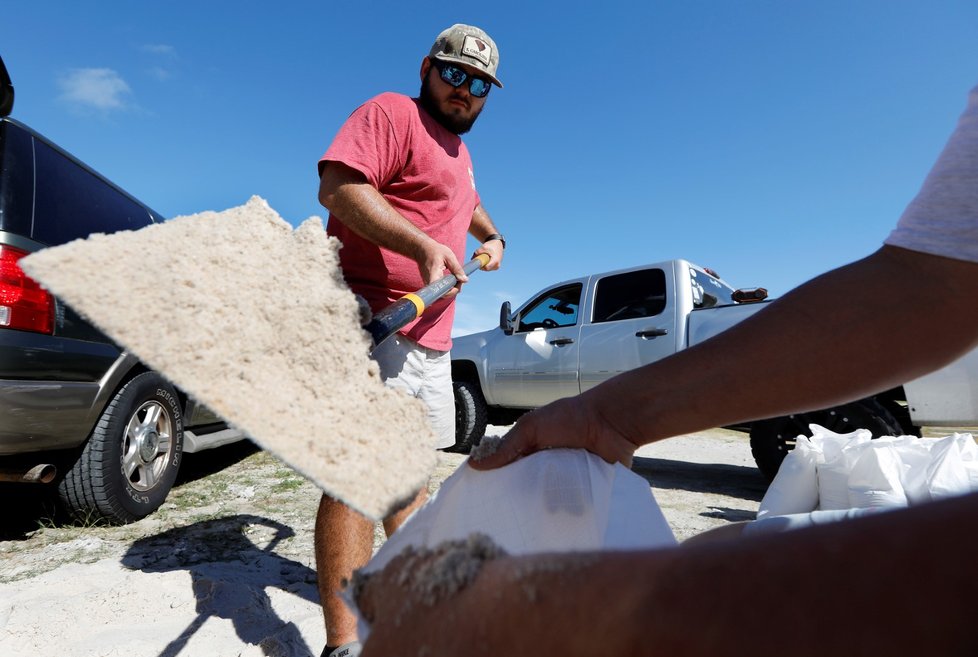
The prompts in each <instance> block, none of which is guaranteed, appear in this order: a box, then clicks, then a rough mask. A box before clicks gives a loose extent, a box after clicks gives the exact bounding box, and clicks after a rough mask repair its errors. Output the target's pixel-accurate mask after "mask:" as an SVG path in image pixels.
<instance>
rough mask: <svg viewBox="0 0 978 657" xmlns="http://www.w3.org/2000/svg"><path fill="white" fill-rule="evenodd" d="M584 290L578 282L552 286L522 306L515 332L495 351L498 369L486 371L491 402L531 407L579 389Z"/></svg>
mask: <svg viewBox="0 0 978 657" xmlns="http://www.w3.org/2000/svg"><path fill="white" fill-rule="evenodd" d="M583 288H584V286H583V284H582V283H570V284H566V285H562V286H558V287H555V288H551V289H550V290H547V291H546V292H543V293H541V294H540V295H539V296H537V297H536V298H535V299H534V300H532V301H531V302H530V303H528V304H527V305H526V306H524V307H523V309H522V310H521V311H520V313H519V315H518V316H517V318H516V322H515V326H514V330H513V334H512V335H507V336H504V337H503V339H502V340H500V341H499V343H497V345H496V347H495V349H494V353H493V361H494V362H496V363H497V364H499V369H496V370H495V371H493V372H490V376H491V377H492V379H493V382H494V395H493V396H494V399H495V403H497V404H500V405H503V406H509V407H514V408H534V407H537V406H542V405H543V404H547V403H549V402H552V401H554V400H555V399H560V398H561V397H570V396H572V395H576V394H577V393H578V392H579V390H580V388H579V386H578V382H577V355H578V336H579V332H580V321H579V320H580V306H581V292H582V290H583ZM504 363H505V364H506V365H503V364H504ZM504 368H505V369H504Z"/></svg>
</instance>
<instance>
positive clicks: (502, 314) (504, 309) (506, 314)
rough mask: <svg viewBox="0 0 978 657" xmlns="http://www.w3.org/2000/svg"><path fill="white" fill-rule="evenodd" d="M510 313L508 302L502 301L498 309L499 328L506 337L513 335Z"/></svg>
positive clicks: (511, 308) (510, 308) (511, 310)
mask: <svg viewBox="0 0 978 657" xmlns="http://www.w3.org/2000/svg"><path fill="white" fill-rule="evenodd" d="M512 312H513V307H512V306H511V305H509V301H503V305H502V306H500V307H499V328H500V329H501V330H502V332H503V333H505V334H506V335H512V334H513V318H512V317H511V315H512Z"/></svg>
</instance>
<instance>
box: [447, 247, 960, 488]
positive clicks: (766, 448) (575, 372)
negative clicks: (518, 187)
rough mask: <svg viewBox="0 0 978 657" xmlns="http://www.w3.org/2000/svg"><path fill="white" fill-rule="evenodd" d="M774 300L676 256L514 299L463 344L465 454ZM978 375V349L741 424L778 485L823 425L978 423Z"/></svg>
mask: <svg viewBox="0 0 978 657" xmlns="http://www.w3.org/2000/svg"><path fill="white" fill-rule="evenodd" d="M765 296H766V292H765V291H764V290H763V289H752V290H735V289H734V288H732V287H731V286H729V285H728V284H727V283H725V282H724V281H723V280H721V279H720V278H718V277H717V276H715V275H713V273H712V272H710V271H709V270H707V269H704V268H702V267H699V266H697V265H694V264H692V263H690V262H687V261H685V260H670V261H667V262H660V263H656V264H652V265H646V266H642V267H633V268H630V269H622V270H618V271H612V272H606V273H602V274H593V275H589V276H583V277H581V278H576V279H572V280H568V281H564V282H562V283H558V284H556V285H552V286H549V287H547V288H545V289H544V290H542V291H540V292H539V293H538V294H536V295H534V296H533V297H532V298H531V299H530V300H529V301H527V302H526V303H524V304H522V305H521V306H519V308H517V309H516V311H515V312H513V311H512V309H511V306H510V303H509V302H508V301H507V302H505V303H503V305H502V308H501V309H500V322H499V326H498V327H496V328H493V329H491V330H488V331H483V332H481V333H474V334H471V335H466V336H461V337H458V338H455V340H454V346H453V347H452V378H453V380H454V385H455V400H456V417H457V422H456V433H457V438H456V447H457V448H460V449H463V450H464V449H467V448H470V447H471V446H473V445H475V444H477V443H478V442H479V440H481V438H482V436H483V434H484V432H485V427H486V423H487V421H488V422H491V423H493V424H508V423H510V422H512V421H514V420H515V419H516V418H517V417H518V416H519V415H520V414H522V413H524V412H526V411H527V410H530V409H533V408H537V407H539V406H543V405H544V404H547V403H549V402H551V401H554V400H555V399H560V398H562V397H570V396H573V395H577V394H579V393H581V392H583V391H585V390H588V389H589V388H592V387H594V386H596V385H598V384H599V383H601V382H602V381H604V380H606V379H608V378H610V377H612V376H614V375H616V374H618V373H620V372H624V371H626V370H630V369H633V368H635V367H639V366H641V365H644V364H646V363H650V362H652V361H655V360H658V359H660V358H664V357H665V356H668V355H670V354H673V353H675V352H677V351H679V350H681V349H685V348H687V347H689V346H692V345H694V344H697V343H699V342H702V341H703V340H706V339H707V338H710V337H712V336H714V335H716V334H717V333H720V332H721V331H723V330H725V329H727V328H729V327H730V326H732V325H734V324H736V323H737V322H739V321H741V320H742V319H744V318H745V317H747V316H749V315H751V314H753V313H754V312H756V311H758V310H760V309H761V308H762V307H763V306H764V305H765V304H764V303H763V299H764V297H765ZM976 373H978V350H976V351H975V352H971V353H969V354H967V355H966V356H965V357H963V358H962V359H960V360H959V361H956V362H955V363H952V364H951V365H949V366H948V367H946V368H944V369H943V370H940V371H938V372H935V373H934V374H931V375H928V376H926V377H923V378H921V379H918V380H916V381H913V382H910V383H907V384H906V385H904V386H901V387H900V388H895V389H893V390H888V391H886V392H884V393H881V394H879V395H876V396H875V397H872V398H868V399H863V400H860V401H857V402H853V403H850V404H846V405H844V406H840V407H836V408H831V409H824V410H820V411H815V412H812V413H805V414H798V415H793V416H787V417H779V418H772V419H768V420H762V421H758V422H754V423H752V424H750V425H749V426H744V427H737V428H740V429H744V430H749V431H750V437H751V450H752V452H753V455H754V459H755V461H756V462H757V465H758V467H759V468H760V470H761V472H762V473H764V475H765V476H767V477H768V478H773V477H774V474H775V473H776V472H777V469H778V467H779V466H780V464H781V461H782V460H783V459H784V455H785V454H786V453H787V451H788V450H789V449H791V448H792V447H793V446H794V439H795V437H796V436H798V435H799V434H803V433H804V434H807V433H808V425H809V424H810V423H813V422H814V423H817V424H821V425H823V426H825V427H826V428H829V429H832V430H834V431H838V432H840V433H842V432H848V431H852V430H854V429H856V428H867V429H869V430H871V431H872V432H873V434H874V435H886V434H903V433H916V434H918V435H919V427H921V426H955V427H958V426H975V425H978V395H976V392H975V389H976V386H978V376H976ZM757 375H758V376H763V372H758V373H757ZM704 394H710V391H709V390H708V389H706V388H705V389H704Z"/></svg>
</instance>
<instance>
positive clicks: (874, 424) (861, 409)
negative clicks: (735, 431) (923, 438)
mask: <svg viewBox="0 0 978 657" xmlns="http://www.w3.org/2000/svg"><path fill="white" fill-rule="evenodd" d="M809 424H820V425H822V426H823V427H825V428H826V429H828V430H829V431H834V432H836V433H850V432H852V431H855V430H856V429H868V430H869V431H870V432H871V433H872V434H873V438H879V437H880V436H898V435H902V434H903V433H904V431H903V428H902V427H901V426H900V423H899V422H898V421H897V420H896V418H894V417H893V414H892V413H890V411H888V410H887V409H886V408H884V407H883V406H882V405H881V404H880V403H879V402H878V401H877V400H875V399H872V398H869V399H863V400H861V401H857V402H852V403H850V404H844V405H842V406H837V407H835V408H830V409H826V410H824V411H813V412H811V413H798V414H795V415H787V416H784V417H776V418H772V419H770V420H762V421H760V422H754V423H753V424H752V425H751V430H750V450H751V453H752V454H753V456H754V462H755V463H757V468H758V469H759V470H760V471H761V474H763V475H764V476H765V477H766V478H767V480H768V481H771V480H773V479H774V476H775V475H776V474H778V469H779V468H780V467H781V462H782V461H783V460H784V457H785V456H787V454H788V452H789V451H791V450H792V449H794V447H795V439H796V438H797V437H798V436H799V435H805V436H811V431H809V429H808V425H809Z"/></svg>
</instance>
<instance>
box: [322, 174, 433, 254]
mask: <svg viewBox="0 0 978 657" xmlns="http://www.w3.org/2000/svg"><path fill="white" fill-rule="evenodd" d="M319 200H320V202H321V203H322V204H323V206H324V207H325V208H326V209H328V210H329V211H330V213H332V214H333V215H334V216H335V217H336V218H337V219H339V220H340V221H342V222H343V223H344V224H345V225H346V226H347V227H349V229H350V230H352V231H353V232H355V233H357V234H358V235H360V236H361V237H363V238H365V239H368V240H370V241H371V242H373V243H374V244H376V245H378V246H382V247H384V248H386V249H390V250H391V251H394V252H396V253H400V254H402V255H405V256H407V257H409V258H412V259H413V260H416V261H420V260H421V258H422V257H423V253H424V248H425V246H426V245H427V244H429V243H430V242H432V241H433V240H432V239H431V238H430V237H428V236H427V235H426V234H425V233H424V232H423V231H422V230H421V229H420V228H418V227H417V226H415V225H414V224H412V223H411V222H410V221H408V220H407V219H405V218H404V217H402V216H401V215H400V213H398V212H397V210H395V209H394V208H393V206H391V204H390V203H388V202H387V199H385V198H384V197H383V195H382V194H381V193H380V192H379V191H377V189H376V188H374V187H373V186H371V185H370V184H368V183H367V182H366V180H364V179H363V177H362V175H359V174H358V173H357V172H355V171H353V170H352V169H346V168H344V167H340V166H338V165H336V164H334V163H330V164H329V165H328V166H327V167H326V168H325V170H324V172H323V177H322V180H321V182H320V192H319Z"/></svg>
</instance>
